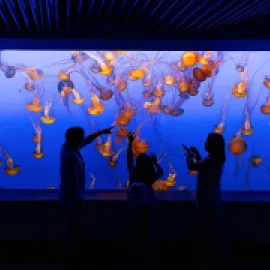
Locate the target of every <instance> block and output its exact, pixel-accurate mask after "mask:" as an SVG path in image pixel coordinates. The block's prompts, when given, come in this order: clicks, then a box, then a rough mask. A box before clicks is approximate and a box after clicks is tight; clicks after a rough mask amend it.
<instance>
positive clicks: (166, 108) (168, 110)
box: [161, 105, 173, 114]
mask: <svg viewBox="0 0 270 270" xmlns="http://www.w3.org/2000/svg"><path fill="white" fill-rule="evenodd" d="M161 110H162V112H163V113H165V114H171V112H172V110H173V106H172V105H162V106H161Z"/></svg>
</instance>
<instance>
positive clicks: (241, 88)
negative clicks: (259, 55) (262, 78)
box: [232, 70, 248, 98]
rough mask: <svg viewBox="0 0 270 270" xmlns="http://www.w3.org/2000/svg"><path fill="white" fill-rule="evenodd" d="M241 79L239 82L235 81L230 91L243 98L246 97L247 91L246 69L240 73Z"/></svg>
mask: <svg viewBox="0 0 270 270" xmlns="http://www.w3.org/2000/svg"><path fill="white" fill-rule="evenodd" d="M241 79H242V81H241V82H240V83H237V84H235V85H234V86H233V88H232V93H233V95H234V96H235V97H237V98H243V97H246V96H247V94H248V91H247V79H248V78H247V71H246V70H245V71H244V72H242V73H241Z"/></svg>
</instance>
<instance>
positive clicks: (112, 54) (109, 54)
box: [103, 52, 115, 62]
mask: <svg viewBox="0 0 270 270" xmlns="http://www.w3.org/2000/svg"><path fill="white" fill-rule="evenodd" d="M103 57H104V59H105V60H107V61H110V62H113V61H114V60H115V52H104V53H103Z"/></svg>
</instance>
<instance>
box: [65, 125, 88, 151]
mask: <svg viewBox="0 0 270 270" xmlns="http://www.w3.org/2000/svg"><path fill="white" fill-rule="evenodd" d="M84 135H85V132H84V130H83V129H82V128H81V127H77V126H75V127H71V128H69V129H67V131H66V135H65V137H66V144H67V145H68V146H70V147H73V148H78V147H79V146H80V144H81V143H82V142H83V139H84Z"/></svg>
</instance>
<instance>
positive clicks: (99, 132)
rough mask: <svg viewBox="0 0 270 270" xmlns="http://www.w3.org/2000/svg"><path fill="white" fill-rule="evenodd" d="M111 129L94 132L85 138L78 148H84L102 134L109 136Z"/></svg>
mask: <svg viewBox="0 0 270 270" xmlns="http://www.w3.org/2000/svg"><path fill="white" fill-rule="evenodd" d="M112 128H113V127H110V128H106V129H102V130H100V131H98V132H95V133H93V134H90V135H88V136H86V137H85V138H84V140H83V142H82V144H81V146H80V147H79V148H80V149H82V148H84V147H85V146H87V145H89V144H91V143H92V142H93V141H94V140H95V139H96V138H98V137H99V136H101V135H103V134H110V133H111V132H112Z"/></svg>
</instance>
